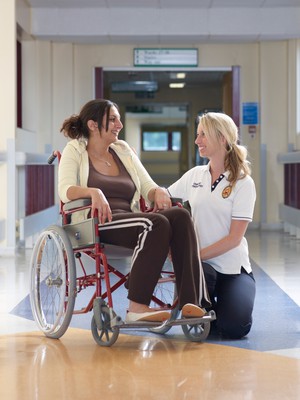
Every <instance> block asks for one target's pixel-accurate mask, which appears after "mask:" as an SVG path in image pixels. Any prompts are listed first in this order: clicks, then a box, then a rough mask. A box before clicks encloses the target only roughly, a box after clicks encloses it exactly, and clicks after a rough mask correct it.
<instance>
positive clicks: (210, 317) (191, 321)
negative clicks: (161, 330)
mask: <svg viewBox="0 0 300 400" xmlns="http://www.w3.org/2000/svg"><path fill="white" fill-rule="evenodd" d="M215 319H216V314H215V312H214V311H209V312H208V313H207V314H205V315H203V317H201V318H179V319H169V320H167V321H165V322H163V323H161V322H149V321H137V322H130V323H126V322H124V321H123V320H122V319H121V318H120V320H119V321H117V320H116V319H115V321H114V322H115V323H114V324H113V323H112V324H111V326H112V327H113V326H117V327H118V328H122V329H123V328H124V329H125V328H129V329H131V328H154V327H167V326H176V325H200V324H205V323H210V322H212V321H214V320H215Z"/></svg>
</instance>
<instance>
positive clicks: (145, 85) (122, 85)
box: [111, 81, 158, 92]
mask: <svg viewBox="0 0 300 400" xmlns="http://www.w3.org/2000/svg"><path fill="white" fill-rule="evenodd" d="M111 90H112V91H113V92H156V91H157V90H158V84H157V82H156V81H125V82H113V83H112V84H111Z"/></svg>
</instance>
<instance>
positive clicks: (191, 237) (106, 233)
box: [99, 207, 206, 309]
mask: <svg viewBox="0 0 300 400" xmlns="http://www.w3.org/2000/svg"><path fill="white" fill-rule="evenodd" d="M99 230H100V240H101V242H103V243H109V244H114V245H119V246H122V247H127V248H130V249H133V256H132V265H131V272H130V279H129V288H128V298H129V300H132V301H135V302H137V303H141V304H146V305H149V303H150V300H151V296H152V293H153V291H154V288H155V286H156V284H157V281H158V279H159V276H160V272H161V270H162V267H163V265H164V263H165V261H166V258H167V256H168V253H169V250H170V251H171V256H172V263H173V268H174V272H175V277H176V286H177V292H178V300H179V308H180V309H181V308H182V307H183V306H184V304H186V303H193V304H196V305H200V306H201V305H202V304H201V303H202V297H203V296H205V294H206V293H200V292H205V288H203V285H201V282H200V280H201V277H202V275H201V273H202V266H201V262H200V261H199V257H198V251H197V242H196V236H195V231H194V226H193V222H192V220H191V217H190V214H189V213H188V211H186V210H185V209H184V208H178V207H172V208H170V209H168V210H164V211H160V212H156V213H120V214H113V220H112V222H108V223H106V224H104V225H99ZM200 268H201V270H200ZM204 286H205V285H204ZM203 289H204V290H203ZM204 303H205V301H204Z"/></svg>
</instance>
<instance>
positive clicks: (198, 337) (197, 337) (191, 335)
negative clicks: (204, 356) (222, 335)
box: [181, 322, 210, 342]
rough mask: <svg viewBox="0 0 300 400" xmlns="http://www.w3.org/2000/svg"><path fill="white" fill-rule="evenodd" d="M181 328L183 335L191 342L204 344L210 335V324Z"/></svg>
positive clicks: (189, 325)
mask: <svg viewBox="0 0 300 400" xmlns="http://www.w3.org/2000/svg"><path fill="white" fill-rule="evenodd" d="M181 327H182V330H183V333H184V334H185V336H186V337H187V338H188V339H189V340H190V341H191V342H203V341H204V340H205V339H206V338H207V336H208V334H209V331H210V322H205V323H200V324H195V325H191V324H187V325H182V326H181Z"/></svg>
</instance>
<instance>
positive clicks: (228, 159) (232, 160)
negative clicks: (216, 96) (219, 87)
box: [199, 112, 251, 185]
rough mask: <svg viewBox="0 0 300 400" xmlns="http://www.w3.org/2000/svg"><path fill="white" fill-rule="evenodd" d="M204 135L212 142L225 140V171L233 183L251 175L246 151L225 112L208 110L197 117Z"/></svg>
mask: <svg viewBox="0 0 300 400" xmlns="http://www.w3.org/2000/svg"><path fill="white" fill-rule="evenodd" d="M199 123H201V125H202V127H203V131H204V132H205V136H206V137H207V138H208V140H210V141H212V142H214V143H219V144H220V143H221V138H222V137H224V138H225V140H226V150H227V152H226V155H225V162H224V164H225V171H229V176H228V180H229V182H230V183H231V184H232V185H234V184H235V183H236V181H237V180H238V179H242V178H244V177H245V176H247V175H251V168H250V162H249V160H248V159H247V158H248V151H247V149H246V147H245V146H242V145H240V144H239V143H238V140H239V136H238V128H237V126H236V124H235V123H234V121H233V119H232V118H231V117H229V116H228V115H226V114H223V113H216V112H208V113H206V114H204V115H202V116H201V117H200V118H199Z"/></svg>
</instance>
